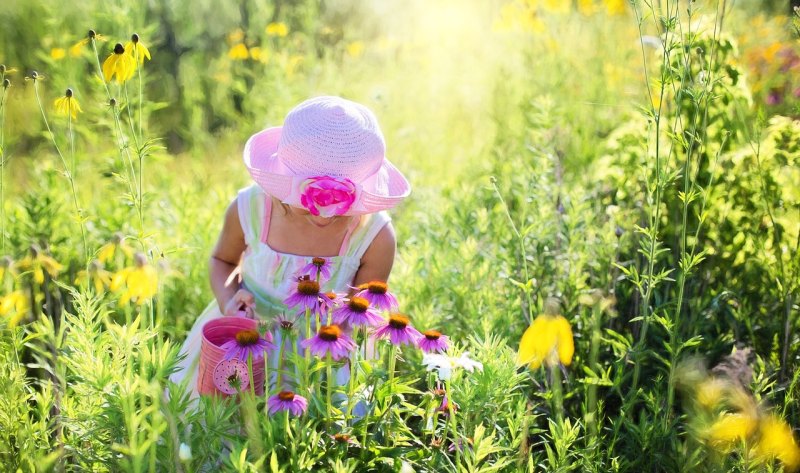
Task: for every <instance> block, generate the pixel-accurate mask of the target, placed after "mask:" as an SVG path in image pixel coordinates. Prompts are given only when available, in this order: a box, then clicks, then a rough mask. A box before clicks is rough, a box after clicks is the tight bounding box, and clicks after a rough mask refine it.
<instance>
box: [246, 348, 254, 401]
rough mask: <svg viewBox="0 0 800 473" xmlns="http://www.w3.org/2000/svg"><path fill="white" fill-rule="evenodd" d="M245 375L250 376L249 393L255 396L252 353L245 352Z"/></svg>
mask: <svg viewBox="0 0 800 473" xmlns="http://www.w3.org/2000/svg"><path fill="white" fill-rule="evenodd" d="M247 375H248V376H250V394H251V395H252V396H253V399H255V398H256V383H255V380H254V379H253V354H252V353H248V354H247Z"/></svg>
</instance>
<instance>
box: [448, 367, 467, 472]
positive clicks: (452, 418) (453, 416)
mask: <svg viewBox="0 0 800 473" xmlns="http://www.w3.org/2000/svg"><path fill="white" fill-rule="evenodd" d="M444 387H445V392H446V393H447V411H448V413H449V414H450V429H451V432H452V435H453V445H454V446H455V451H456V461H455V466H456V471H458V465H460V464H461V448H462V447H463V448H466V445H459V444H458V440H459V439H458V421H457V420H456V411H455V409H454V408H453V405H454V404H455V402H454V401H453V392H452V390H451V389H450V380H447V381H445V382H444Z"/></svg>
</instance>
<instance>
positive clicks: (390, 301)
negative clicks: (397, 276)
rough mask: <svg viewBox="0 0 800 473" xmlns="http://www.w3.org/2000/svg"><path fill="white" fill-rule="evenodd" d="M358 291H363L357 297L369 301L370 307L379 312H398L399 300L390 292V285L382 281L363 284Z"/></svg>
mask: <svg viewBox="0 0 800 473" xmlns="http://www.w3.org/2000/svg"><path fill="white" fill-rule="evenodd" d="M357 289H361V290H360V291H359V292H358V293H357V294H356V296H357V297H363V298H364V299H366V300H367V301H369V305H370V306H372V307H375V308H376V309H378V310H386V311H389V312H392V311H396V310H398V308H399V306H398V304H397V298H396V297H395V296H394V294H392V293H391V292H389V285H388V284H386V283H385V282H382V281H370V282H368V283H367V284H362V285H361V286H359V287H358V288H357Z"/></svg>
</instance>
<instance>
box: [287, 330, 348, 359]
mask: <svg viewBox="0 0 800 473" xmlns="http://www.w3.org/2000/svg"><path fill="white" fill-rule="evenodd" d="M300 346H301V347H302V348H307V349H309V350H310V351H311V353H313V354H315V355H317V356H319V357H320V358H323V357H325V355H326V354H328V353H330V354H331V358H333V359H334V360H340V359H342V358H344V357H346V356H347V355H348V354H349V353H350V352H351V351H353V350H354V349H355V348H356V344H355V342H353V340H351V339H350V337H348V336H347V335H345V334H343V333H342V329H341V328H339V326H338V325H323V326H322V327H320V328H319V332H317V334H316V335H314V336H313V337H311V338H309V339H308V340H303V341H302V342H300Z"/></svg>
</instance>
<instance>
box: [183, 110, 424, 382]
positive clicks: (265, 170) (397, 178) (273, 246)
mask: <svg viewBox="0 0 800 473" xmlns="http://www.w3.org/2000/svg"><path fill="white" fill-rule="evenodd" d="M385 149H386V145H385V142H384V139H383V134H382V133H381V130H380V128H379V127H378V123H377V119H376V118H375V115H374V114H373V113H372V112H371V111H370V110H369V109H367V108H366V107H364V106H363V105H360V104H357V103H354V102H351V101H349V100H345V99H342V98H339V97H318V98H314V99H310V100H307V101H305V102H303V103H301V104H300V105H298V106H297V107H295V108H294V109H293V110H292V111H290V112H289V114H288V115H287V116H286V119H285V121H284V124H283V126H282V127H275V128H268V129H266V130H263V131H261V132H259V133H256V134H255V135H253V136H252V137H250V139H249V140H248V141H247V144H246V145H245V149H244V162H245V165H246V166H247V169H248V171H249V172H250V175H251V176H252V177H253V180H254V181H255V182H256V184H254V185H252V186H250V187H247V188H245V189H243V190H241V191H239V194H238V195H237V196H236V198H235V199H234V200H233V202H231V204H230V205H229V206H228V209H227V211H226V212H225V222H224V224H223V227H222V232H221V234H220V236H219V240H218V241H217V244H216V246H215V248H214V250H213V252H212V254H211V259H210V262H209V264H210V273H211V288H212V290H213V291H214V296H215V298H216V301H214V302H212V303H211V304H209V306H208V307H207V308H206V310H205V311H203V313H202V314H201V315H200V317H198V319H197V321H196V322H195V323H194V326H193V327H192V330H191V331H190V332H189V335H188V337H187V339H186V341H185V342H184V344H183V348H182V350H181V353H183V354H185V355H186V358H185V359H184V360H183V361H182V362H181V363H180V365H179V370H178V371H177V372H176V373H174V374H173V375H172V376H171V380H172V381H173V382H175V383H181V382H183V381H185V380H186V379H187V378H188V383H187V388H188V389H190V390H191V392H192V395H193V397H194V396H196V395H197V391H196V389H197V386H196V385H197V365H198V358H199V353H200V344H201V340H202V327H203V325H204V324H205V323H206V322H208V321H209V320H211V319H214V318H217V317H223V316H233V315H236V314H237V312H238V311H239V310H240V309H241V308H245V311H246V313H247V314H248V316H250V317H256V318H258V319H261V320H274V319H275V317H276V316H278V315H280V314H281V313H285V312H286V306H285V305H284V304H283V300H284V299H286V298H287V297H288V296H289V295H290V294H291V292H292V290H293V286H294V283H296V282H297V277H298V276H301V274H300V272H301V269H303V268H304V267H305V266H308V265H309V264H310V263H312V258H314V257H319V258H323V259H324V260H325V261H326V263H330V264H331V266H330V273H331V274H330V278H326V279H327V283H324V284H323V288H322V289H323V290H324V291H335V292H338V293H347V292H349V290H350V288H351V287H352V286H358V285H359V284H363V283H365V282H369V281H387V280H388V278H389V273H390V272H391V270H392V264H393V262H394V256H395V249H396V244H395V234H394V230H393V228H392V225H391V223H390V219H389V216H388V215H387V214H386V212H385V211H384V210H386V209H389V208H392V207H394V206H395V205H397V204H398V203H400V201H402V200H403V199H404V198H405V197H406V196H408V194H409V191H410V188H409V184H408V181H406V179H405V177H403V175H402V174H401V173H400V171H398V170H397V169H396V168H395V167H394V166H393V165H392V164H391V163H390V162H389V161H388V160H387V159H386V157H385ZM319 261H320V260H319V259H318V260H317V262H319ZM237 273H238V275H239V276H240V278H241V281H242V282H241V285H240V284H235V283H232V281H234V280H236V279H237ZM312 277H313V275H312ZM288 315H294V314H287V316H288ZM298 317H299V319H298V320H297V325H298V326H301V327H302V326H305V321H304V320H302V319H301V318H302V317H304V313H303V314H301V315H299V316H298ZM272 358H273V360H274V358H275V357H274V356H273V357H272Z"/></svg>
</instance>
